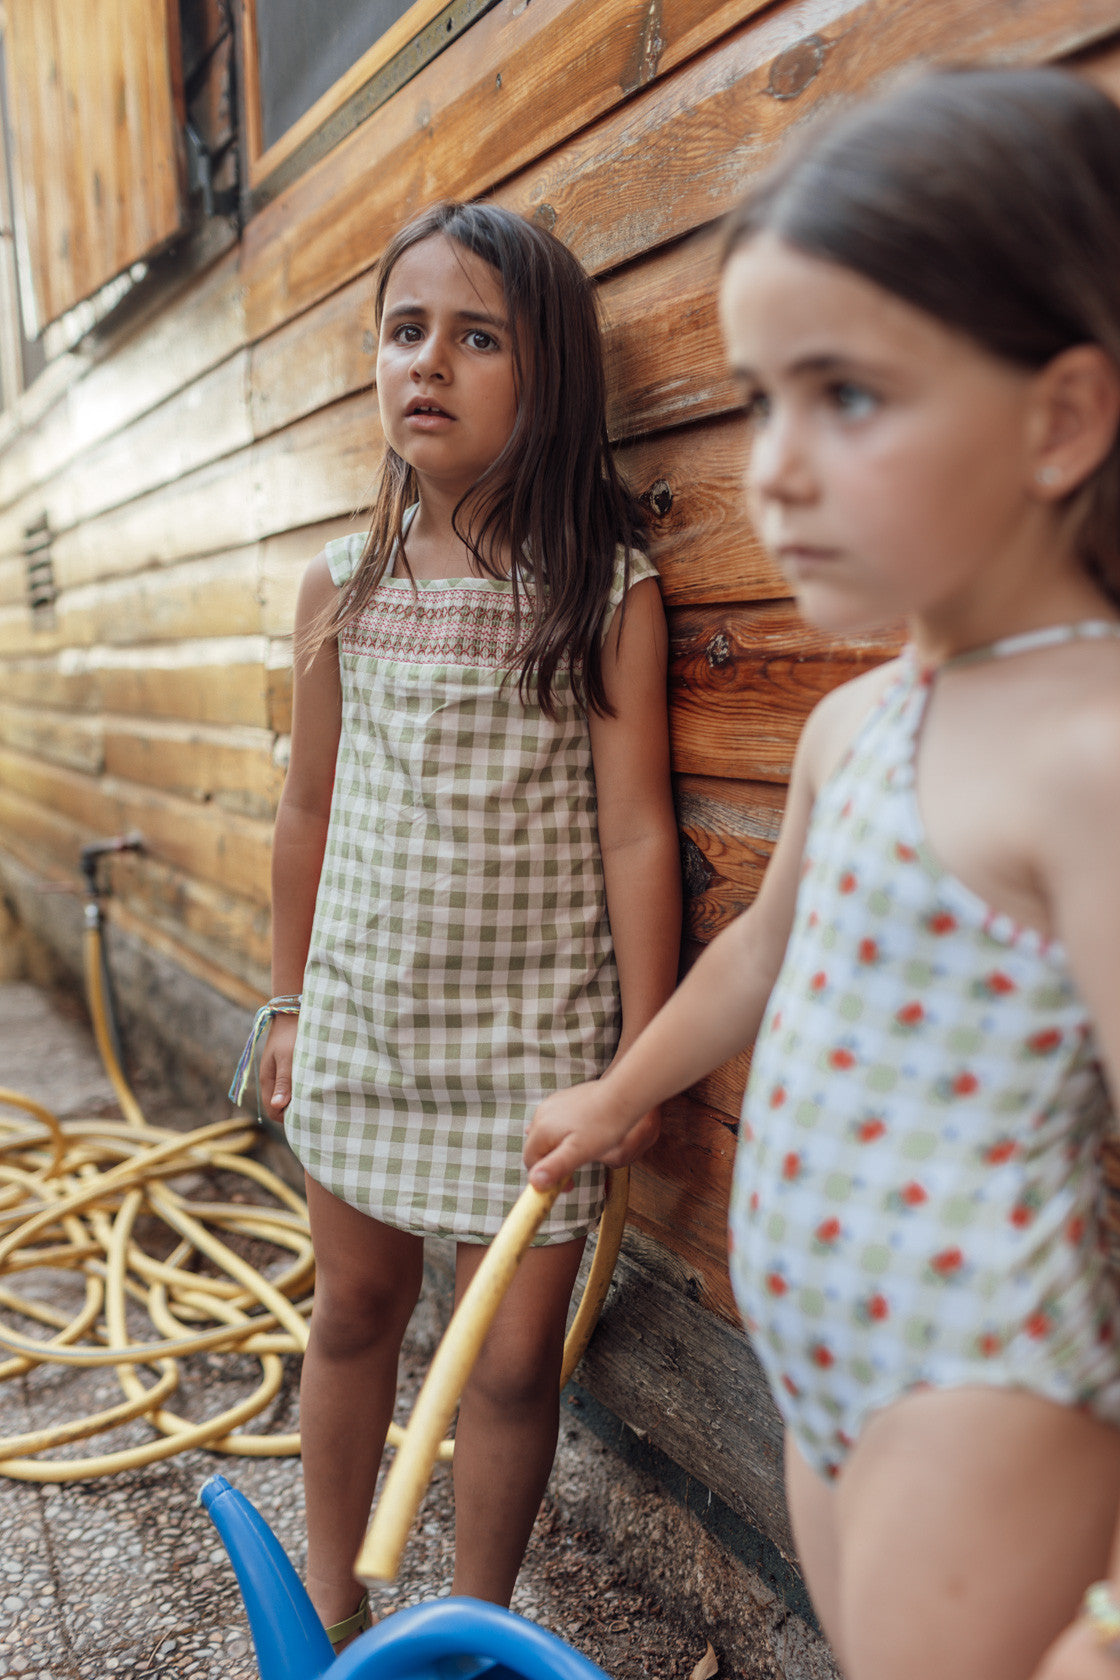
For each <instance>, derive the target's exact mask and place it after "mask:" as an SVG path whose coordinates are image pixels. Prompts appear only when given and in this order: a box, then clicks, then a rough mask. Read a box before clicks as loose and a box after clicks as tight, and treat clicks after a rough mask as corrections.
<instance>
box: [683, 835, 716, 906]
mask: <svg viewBox="0 0 1120 1680" xmlns="http://www.w3.org/2000/svg"><path fill="white" fill-rule="evenodd" d="M712 876H713V870H712V866H711V864H710V863H709V862H708V860H707V858H706V857H705V856H704V854H703V852H702V851H701V850H700V848H699V846H698V845H697V844H696V842H695V840H694V839H693V838H692V836H691V835H690V834H682V835H681V885H682V887H683V888H684V896H685V897H686V898H699V897H700V896H701V894H702V893H706V892H707V890H708V888H709V887H710V886H711V884H712Z"/></svg>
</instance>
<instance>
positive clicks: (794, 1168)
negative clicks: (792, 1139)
mask: <svg viewBox="0 0 1120 1680" xmlns="http://www.w3.org/2000/svg"><path fill="white" fill-rule="evenodd" d="M800 1172H801V1157H800V1155H798V1154H797V1153H796V1151H794V1150H791V1151H790V1153H789V1154H788V1155H787V1156H786V1158H785V1160H784V1161H783V1162H782V1177H783V1178H786V1179H794V1178H797V1177H798V1176H799V1175H800Z"/></svg>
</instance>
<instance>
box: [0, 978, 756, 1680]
mask: <svg viewBox="0 0 1120 1680" xmlns="http://www.w3.org/2000/svg"><path fill="white" fill-rule="evenodd" d="M0 1083H3V1084H6V1085H9V1086H11V1087H14V1088H15V1089H17V1090H23V1091H26V1092H27V1093H28V1094H29V1095H32V1096H34V1097H36V1098H37V1100H39V1101H42V1102H44V1103H46V1104H47V1105H48V1106H50V1107H51V1108H53V1109H54V1110H55V1112H57V1113H58V1114H60V1115H68V1114H75V1113H80V1114H85V1115H88V1114H91V1113H108V1112H111V1110H112V1107H113V1105H112V1095H111V1092H110V1091H109V1089H108V1087H107V1085H106V1083H105V1080H104V1077H103V1076H102V1075H101V1073H100V1069H99V1067H98V1065H97V1062H96V1058H95V1056H94V1055H93V1051H92V1046H91V1045H90V1043H89V1040H88V1035H87V1034H86V1031H85V1027H84V1022H83V1020H82V1018H81V1013H80V1011H79V1010H78V1009H77V1008H76V1007H74V1006H68V1005H67V1004H66V1001H65V1000H64V999H61V1000H60V999H55V998H53V997H51V998H49V999H48V998H47V997H46V995H45V994H42V993H39V992H38V991H36V990H35V989H34V988H32V987H29V986H21V985H15V986H5V987H0ZM141 1094H142V1096H143V1092H142V1093H141ZM146 1106H147V1108H148V1112H149V1117H150V1118H152V1119H153V1120H156V1121H158V1122H159V1123H162V1124H166V1123H168V1117H167V1116H166V1115H161V1114H157V1113H155V1112H154V1111H153V1105H152V1102H151V1101H150V1100H149V1101H148V1103H147V1105H146ZM0 1228H2V1227H0ZM19 1287H20V1289H21V1290H23V1291H25V1292H26V1293H33V1292H35V1290H36V1289H38V1290H39V1292H40V1293H45V1294H46V1295H48V1296H50V1297H51V1298H59V1295H60V1294H61V1295H65V1294H66V1285H65V1284H64V1283H60V1282H59V1279H58V1274H50V1275H49V1277H47V1276H45V1275H44V1276H42V1277H37V1276H36V1274H31V1273H27V1274H23V1275H22V1276H21V1277H20V1280H19ZM66 1304H67V1305H70V1304H72V1303H71V1302H67V1303H66ZM439 1330H440V1325H439V1321H438V1314H437V1309H436V1306H435V1305H434V1303H433V1301H432V1300H430V1299H429V1300H427V1301H425V1302H422V1303H421V1306H420V1308H419V1309H418V1312H417V1316H416V1318H415V1319H414V1322H413V1327H412V1330H411V1332H410V1335H409V1339H408V1343H407V1346H406V1350H405V1357H404V1360H403V1370H402V1389H401V1399H400V1405H399V1409H398V1416H399V1417H400V1418H401V1420H402V1421H403V1420H404V1419H405V1418H406V1417H407V1415H408V1412H409V1410H410V1407H411V1403H412V1399H413V1396H414V1394H415V1392H416V1390H417V1388H418V1386H419V1382H420V1380H421V1379H422V1375H423V1371H424V1369H425V1367H426V1361H427V1359H428V1357H429V1356H430V1353H431V1350H432V1347H433V1346H434V1344H435V1341H436V1339H437V1337H438V1334H439ZM258 1369H259V1367H258V1365H257V1362H256V1361H255V1360H248V1359H246V1358H245V1357H244V1356H230V1355H222V1356H219V1355H206V1356H199V1357H197V1358H196V1359H195V1360H193V1361H191V1362H184V1373H185V1381H184V1386H183V1390H182V1391H181V1392H180V1394H179V1395H177V1396H176V1399H175V1401H174V1404H175V1408H176V1410H178V1411H180V1412H182V1413H184V1414H185V1415H187V1416H194V1415H197V1416H205V1415H208V1414H210V1413H212V1412H213V1411H214V1410H215V1409H216V1408H217V1407H221V1406H224V1405H226V1404H229V1403H231V1402H232V1400H233V1399H234V1398H236V1397H238V1396H239V1395H240V1394H241V1393H246V1392H249V1390H250V1389H251V1387H252V1385H253V1383H254V1381H255V1380H256V1377H257V1372H258ZM297 1384H298V1371H297V1369H296V1361H295V1360H288V1361H287V1362H286V1371H285V1378H284V1383H283V1387H282V1389H281V1391H280V1393H279V1394H278V1396H277V1397H276V1399H275V1400H274V1401H273V1402H272V1404H271V1406H270V1409H269V1411H268V1412H266V1413H265V1414H263V1416H262V1418H261V1420H260V1424H261V1425H262V1426H267V1428H268V1430H269V1432H270V1433H282V1432H284V1431H287V1430H291V1429H293V1428H295V1427H296V1426H297V1423H298V1397H297ZM119 1398H120V1390H119V1388H118V1387H117V1384H116V1380H115V1378H114V1377H113V1375H112V1373H111V1372H105V1371H100V1372H93V1373H82V1372H75V1371H71V1370H68V1369H66V1368H62V1367H58V1366H53V1367H52V1366H40V1367H38V1368H36V1369H35V1370H33V1371H32V1372H30V1373H26V1374H22V1375H14V1376H8V1378H7V1380H6V1381H4V1382H2V1383H0V1436H3V1437H9V1436H11V1435H13V1434H17V1433H19V1432H21V1431H25V1430H28V1429H32V1428H40V1427H43V1426H44V1425H45V1424H47V1423H49V1422H53V1421H55V1420H56V1419H60V1418H65V1417H72V1416H79V1415H84V1414H86V1413H88V1412H91V1411H94V1410H97V1409H99V1408H100V1407H103V1406H107V1405H110V1404H112V1403H114V1402H115V1401H117V1400H118V1399H119ZM253 1427H258V1426H257V1425H254V1426H253ZM563 1427H564V1433H565V1434H566V1435H569V1436H570V1435H571V1433H572V1432H573V1431H576V1430H577V1428H578V1426H577V1425H576V1424H575V1423H574V1422H573V1421H572V1420H570V1419H566V1420H565V1422H564V1426H563ZM151 1438H152V1432H151V1431H150V1429H149V1428H148V1426H146V1425H145V1424H143V1423H136V1424H129V1425H126V1426H124V1427H123V1428H120V1429H117V1430H116V1431H114V1432H113V1433H112V1434H104V1435H101V1436H99V1437H98V1438H97V1443H96V1446H95V1447H93V1448H92V1449H91V1447H90V1446H89V1445H87V1444H75V1445H74V1446H73V1447H71V1448H67V1449H61V1450H60V1452H59V1454H58V1456H67V1454H69V1455H70V1456H81V1455H84V1454H88V1453H89V1452H90V1451H91V1450H93V1451H99V1452H101V1451H108V1450H112V1449H114V1448H116V1447H118V1446H122V1445H128V1444H132V1443H134V1442H139V1441H144V1440H148V1439H151ZM215 1471H219V1472H220V1473H222V1474H223V1475H225V1476H227V1478H228V1479H229V1480H230V1481H231V1482H232V1483H233V1484H234V1485H235V1486H236V1487H238V1488H239V1489H240V1490H241V1491H242V1492H243V1493H244V1494H245V1495H246V1496H247V1497H248V1498H250V1499H251V1500H252V1501H253V1503H254V1504H255V1505H256V1506H257V1508H258V1510H259V1511H260V1512H261V1514H262V1515H263V1516H264V1518H265V1520H266V1521H267V1522H268V1523H269V1524H270V1526H271V1527H272V1528H273V1531H274V1532H275V1534H276V1535H277V1537H278V1539H279V1540H280V1542H281V1544H282V1545H283V1546H284V1548H285V1550H286V1551H287V1553H288V1555H289V1557H290V1558H291V1560H292V1562H293V1564H294V1565H295V1566H296V1568H297V1569H299V1570H302V1565H303V1495H302V1488H301V1483H300V1474H299V1465H298V1462H297V1461H296V1460H294V1459H271V1458H235V1459H231V1458H225V1457H219V1456H218V1455H215V1454H211V1453H206V1452H202V1451H190V1452H185V1453H181V1454H179V1455H177V1456H175V1457H173V1458H169V1459H166V1460H164V1461H162V1462H159V1463H155V1464H152V1465H149V1466H147V1467H145V1468H142V1469H134V1470H128V1471H124V1472H122V1473H118V1474H117V1475H114V1476H109V1477H101V1478H97V1479H89V1480H83V1481H74V1482H68V1483H62V1484H39V1483H30V1482H21V1481H13V1480H4V1479H0V1680H12V1677H14V1676H20V1677H21V1680H24V1677H26V1680H106V1677H107V1676H129V1677H134V1680H153V1677H159V1680H219V1677H221V1680H255V1677H256V1675H257V1668H256V1664H255V1662H254V1659H253V1654H252V1648H251V1642H250V1639H249V1635H248V1630H247V1625H246V1620H245V1616H244V1612H243V1608H242V1605H241V1600H240V1596H239V1593H238V1589H237V1585H236V1582H235V1580H234V1576H233V1571H232V1568H231V1566H230V1564H229V1561H228V1559H227V1557H226V1554H225V1551H224V1549H223V1547H222V1545H221V1543H220V1541H219V1540H218V1537H217V1534H216V1531H215V1530H214V1529H213V1528H212V1527H211V1525H210V1523H209V1521H208V1519H207V1518H206V1517H205V1516H204V1515H203V1513H202V1512H201V1511H199V1510H198V1508H197V1504H196V1500H197V1494H198V1490H199V1488H200V1487H201V1485H202V1483H203V1482H204V1481H205V1480H206V1479H207V1478H208V1477H209V1476H210V1475H212V1474H214V1473H215ZM451 1534H452V1510H451V1478H450V1473H449V1471H448V1470H447V1469H444V1468H437V1471H436V1473H435V1476H434V1478H433V1481H432V1484H431V1486H430V1488H429V1491H428V1494H427V1496H426V1499H425V1501H424V1504H423V1506H422V1508H421V1511H420V1514H419V1517H418V1521H417V1524H416V1527H415V1531H414V1534H413V1537H412V1539H411V1541H410V1543H409V1545H408V1547H407V1548H406V1552H405V1556H404V1559H403V1564H402V1569H401V1573H400V1577H399V1579H398V1581H397V1582H396V1583H395V1584H394V1586H393V1587H391V1588H386V1589H384V1591H383V1592H382V1594H381V1595H380V1601H379V1602H378V1603H377V1605H376V1608H377V1609H378V1611H379V1612H380V1613H381V1614H385V1613H388V1612H390V1611H391V1610H393V1609H395V1608H401V1607H403V1606H405V1605H408V1604H414V1603H417V1602H419V1601H421V1600H424V1599H430V1598H433V1597H440V1596H444V1595H446V1593H447V1591H448V1585H449V1581H450V1576H451V1547H450V1539H451ZM513 1608H514V1609H515V1610H517V1611H519V1612H520V1613H521V1614H522V1615H524V1616H527V1617H529V1618H531V1619H532V1620H533V1621H536V1622H539V1623H540V1624H541V1625H542V1626H544V1627H547V1628H550V1629H551V1630H553V1631H554V1632H556V1633H558V1634H560V1635H561V1636H562V1637H563V1638H565V1639H567V1640H568V1641H569V1642H570V1643H572V1644H573V1645H575V1646H576V1647H577V1648H578V1649H579V1650H581V1651H583V1652H584V1653H585V1654H586V1655H587V1656H589V1657H591V1658H592V1659H593V1660H594V1661H595V1662H597V1663H599V1664H600V1665H601V1666H602V1667H603V1668H604V1669H606V1670H607V1672H608V1673H609V1674H611V1675H613V1676H614V1677H615V1680H646V1677H648V1680H678V1677H680V1680H687V1677H688V1676H689V1675H690V1674H691V1672H692V1670H693V1668H694V1666H695V1665H696V1663H697V1662H698V1661H699V1659H700V1658H702V1657H703V1655H704V1651H705V1645H706V1637H705V1633H704V1630H703V1627H702V1626H700V1625H687V1624H686V1623H684V1622H683V1621H681V1620H679V1619H675V1618H674V1617H673V1615H672V1614H671V1613H669V1612H667V1610H666V1606H665V1604H664V1602H663V1600H662V1599H661V1598H660V1597H659V1596H655V1595H654V1594H653V1593H647V1592H645V1591H643V1590H642V1589H641V1588H640V1587H637V1586H635V1585H634V1584H633V1583H632V1582H630V1581H628V1580H627V1579H626V1577H625V1575H624V1573H623V1571H622V1569H621V1568H620V1567H619V1565H618V1564H617V1563H616V1562H615V1561H614V1560H613V1559H612V1558H611V1557H610V1555H609V1554H608V1553H607V1552H606V1550H605V1548H604V1545H603V1542H602V1540H601V1538H600V1537H599V1536H598V1535H597V1534H596V1533H594V1532H591V1531H587V1530H581V1529H579V1528H576V1527H575V1526H574V1525H573V1523H572V1521H571V1520H570V1518H568V1517H566V1516H565V1514H564V1511H563V1510H562V1509H561V1507H560V1506H559V1505H558V1504H557V1503H556V1502H555V1501H553V1500H552V1499H548V1498H546V1501H545V1504H544V1507H543V1509H542V1512H541V1515H540V1518H539V1520H538V1523H537V1527H536V1530H535V1532H534V1535H533V1538H532V1541H531V1543H530V1547H529V1552H528V1555H527V1557H526V1560H525V1565H524V1568H523V1570H522V1573H521V1577H520V1580H519V1583H518V1587H517V1592H516V1595H515V1598H514V1603H513ZM759 1672H762V1670H759ZM766 1672H767V1673H772V1672H773V1673H776V1672H778V1671H777V1670H776V1669H771V1668H769V1667H767V1669H766Z"/></svg>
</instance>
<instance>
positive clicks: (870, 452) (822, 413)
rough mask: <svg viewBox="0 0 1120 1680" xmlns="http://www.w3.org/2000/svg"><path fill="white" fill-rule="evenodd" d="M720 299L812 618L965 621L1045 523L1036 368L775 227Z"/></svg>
mask: <svg viewBox="0 0 1120 1680" xmlns="http://www.w3.org/2000/svg"><path fill="white" fill-rule="evenodd" d="M720 312H721V318H722V323H723V330H724V335H725V339H726V342H727V346H728V351H729V355H730V361H731V366H732V369H733V372H734V373H735V375H736V376H737V378H738V379H739V380H740V382H741V384H742V387H743V393H744V399H745V406H746V411H747V416H748V426H749V429H750V446H749V455H748V461H747V468H746V489H747V497H748V501H749V504H750V509H751V514H752V517H753V519H754V522H755V526H756V529H757V531H758V533H759V535H760V537H761V539H762V540H763V542H764V543H765V544H766V546H767V547H768V548H769V550H770V551H771V553H772V554H773V555H774V556H775V557H776V559H777V560H778V562H779V564H780V565H781V566H782V567H783V569H784V571H785V573H786V575H787V577H788V578H789V581H790V585H791V587H792V589H793V591H794V593H795V594H796V595H797V598H798V604H799V607H800V609H801V610H802V612H803V613H804V615H805V617H806V618H807V619H808V620H809V621H810V622H811V623H813V624H815V625H817V626H818V627H819V628H820V629H823V630H828V631H833V632H841V633H842V632H845V631H851V630H855V629H860V628H870V627H871V626H872V625H875V624H887V623H892V622H895V621H897V620H898V619H900V618H907V617H908V618H910V619H911V621H912V622H913V621H914V619H915V618H918V619H922V618H925V619H928V620H930V621H931V622H932V623H936V624H940V625H941V626H942V627H944V628H946V629H949V628H950V627H951V625H952V624H953V623H954V622H956V623H959V624H964V623H966V622H967V614H968V609H969V603H970V601H971V600H972V599H973V593H974V591H975V589H976V588H977V586H978V582H979V580H981V579H983V580H986V581H985V582H984V584H983V587H984V588H986V589H987V588H990V587H991V583H992V581H993V579H994V578H995V576H996V573H995V572H994V571H993V568H995V567H997V566H1002V567H1003V568H1004V572H1003V573H1001V574H1000V575H1006V576H1007V578H1008V580H1009V582H1010V579H1011V577H1012V575H1013V572H1014V567H1015V566H1016V565H1017V564H1018V565H1021V564H1022V558H1023V554H1024V553H1025V552H1026V549H1027V548H1029V547H1030V546H1031V541H1032V533H1033V532H1034V530H1035V529H1036V523H1037V518H1038V508H1037V503H1036V501H1035V500H1034V498H1032V496H1031V477H1032V462H1031V451H1030V441H1031V438H1032V436H1033V435H1034V433H1033V432H1032V415H1033V408H1032V404H1031V400H1030V399H1031V392H1032V388H1033V386H1032V381H1033V379H1034V376H1033V375H1032V374H1030V373H1029V372H1023V371H1020V370H1019V369H1017V368H1014V367H1011V366H1009V365H1007V364H1005V363H1004V362H1001V361H998V360H996V359H995V358H994V357H991V356H989V355H988V354H987V353H986V352H985V351H984V350H983V349H982V348H980V347H979V346H978V345H976V344H975V343H973V341H972V340H970V339H968V338H966V337H965V336H964V335H963V334H960V333H957V332H954V331H952V330H951V329H949V328H947V327H945V326H943V325H942V324H941V323H940V322H939V321H937V320H935V319H934V318H933V317H932V316H930V315H927V314H925V313H924V312H922V311H921V310H918V309H915V308H913V307H912V306H911V305H909V304H907V303H904V302H902V301H901V300H900V299H899V298H896V297H894V296H893V295H891V294H890V293H888V292H885V291H883V290H881V289H880V288H879V287H878V286H876V285H874V284H872V282H871V281H869V280H865V279H863V278H862V277H861V276H860V275H858V274H855V273H854V272H852V271H851V270H849V269H845V268H842V267H840V266H839V265H837V264H834V263H831V262H826V261H823V260H821V259H819V258H816V257H810V256H807V255H805V254H803V253H801V252H800V251H798V250H796V249H795V248H793V247H792V246H789V245H786V244H785V243H784V242H783V241H781V240H780V239H778V238H777V237H776V236H775V235H773V234H770V233H763V234H759V235H758V236H756V237H755V238H754V239H753V240H751V241H750V242H749V243H748V244H747V245H745V246H743V247H741V248H740V249H739V250H737V251H735V252H734V254H733V255H732V256H731V258H730V260H729V261H728V264H727V268H726V270H725V273H724V279H723V286H722V291H721V297H720ZM1008 568H1011V570H1010V571H1009V570H1008ZM962 613H963V615H964V616H963V617H962Z"/></svg>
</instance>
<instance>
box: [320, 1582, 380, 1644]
mask: <svg viewBox="0 0 1120 1680" xmlns="http://www.w3.org/2000/svg"><path fill="white" fill-rule="evenodd" d="M372 1626H373V1616H372V1614H371V1612H370V1607H369V1593H368V1592H364V1593H363V1594H362V1597H361V1602H360V1604H359V1605H358V1608H357V1609H356V1610H355V1612H354V1614H353V1615H352V1616H347V1617H346V1619H345V1621H341V1622H335V1624H334V1626H333V1627H329V1628H328V1629H327V1638H328V1639H329V1640H330V1642H331V1644H332V1645H337V1644H339V1642H340V1641H341V1640H343V1639H350V1638H351V1637H352V1636H353V1635H354V1634H357V1633H364V1632H365V1631H366V1629H367V1628H368V1627H372Z"/></svg>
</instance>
